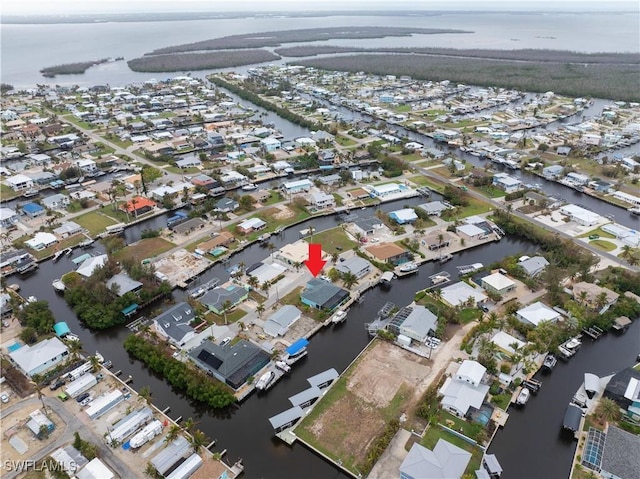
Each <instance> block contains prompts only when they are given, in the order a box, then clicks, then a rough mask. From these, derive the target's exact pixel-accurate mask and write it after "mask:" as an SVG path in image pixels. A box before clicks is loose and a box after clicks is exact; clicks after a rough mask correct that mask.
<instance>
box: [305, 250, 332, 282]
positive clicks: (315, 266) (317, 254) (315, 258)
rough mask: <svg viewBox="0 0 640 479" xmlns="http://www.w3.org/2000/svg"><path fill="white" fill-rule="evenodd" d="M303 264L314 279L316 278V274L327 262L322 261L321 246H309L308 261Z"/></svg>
mask: <svg viewBox="0 0 640 479" xmlns="http://www.w3.org/2000/svg"><path fill="white" fill-rule="evenodd" d="M304 264H305V265H306V266H307V268H309V271H310V272H311V274H312V275H313V276H314V278H315V277H316V276H318V273H319V272H320V271H322V268H323V267H324V265H325V264H327V262H326V261H325V260H323V259H322V245H319V244H310V245H309V259H308V260H307V261H305V262H304Z"/></svg>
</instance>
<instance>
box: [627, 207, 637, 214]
mask: <svg viewBox="0 0 640 479" xmlns="http://www.w3.org/2000/svg"><path fill="white" fill-rule="evenodd" d="M627 211H628V212H629V213H631V214H632V215H640V206H634V207H633V208H629V209H628V210H627Z"/></svg>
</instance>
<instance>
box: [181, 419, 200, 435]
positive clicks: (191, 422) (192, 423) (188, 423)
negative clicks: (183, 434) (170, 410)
mask: <svg viewBox="0 0 640 479" xmlns="http://www.w3.org/2000/svg"><path fill="white" fill-rule="evenodd" d="M196 424H197V423H196V421H194V419H193V418H192V417H191V416H189V418H188V419H187V420H186V421H185V422H184V424H183V425H182V426H183V427H184V428H185V430H186V431H187V432H191V430H192V429H193V428H194V427H195V425H196Z"/></svg>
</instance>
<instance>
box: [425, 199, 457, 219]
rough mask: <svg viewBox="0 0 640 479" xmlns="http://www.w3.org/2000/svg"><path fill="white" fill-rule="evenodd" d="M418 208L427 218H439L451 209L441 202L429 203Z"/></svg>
mask: <svg viewBox="0 0 640 479" xmlns="http://www.w3.org/2000/svg"><path fill="white" fill-rule="evenodd" d="M418 208H420V209H421V210H422V211H424V212H425V213H426V214H428V215H429V216H440V215H441V214H442V213H444V212H445V211H446V210H448V209H449V208H451V206H450V205H449V204H447V203H444V202H442V201H430V202H429V203H423V204H421V205H418Z"/></svg>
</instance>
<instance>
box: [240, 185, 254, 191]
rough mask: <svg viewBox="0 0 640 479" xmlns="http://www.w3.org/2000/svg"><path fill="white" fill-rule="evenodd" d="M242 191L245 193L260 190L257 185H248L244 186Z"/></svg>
mask: <svg viewBox="0 0 640 479" xmlns="http://www.w3.org/2000/svg"><path fill="white" fill-rule="evenodd" d="M242 189H243V190H244V191H253V190H257V189H258V187H257V186H256V185H254V184H253V183H248V184H246V185H244V186H243V187H242Z"/></svg>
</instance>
